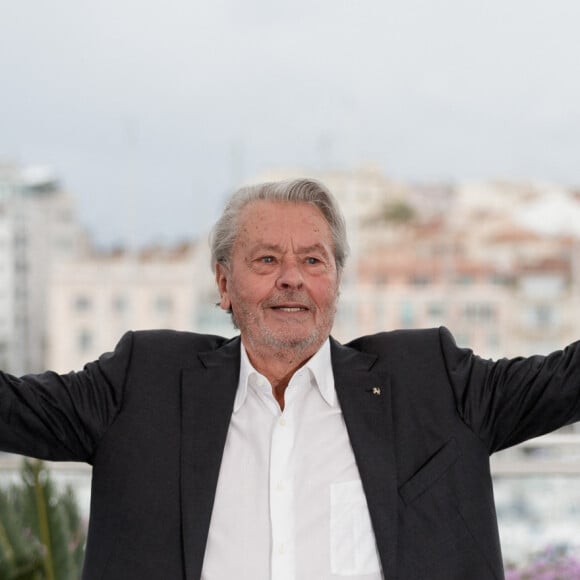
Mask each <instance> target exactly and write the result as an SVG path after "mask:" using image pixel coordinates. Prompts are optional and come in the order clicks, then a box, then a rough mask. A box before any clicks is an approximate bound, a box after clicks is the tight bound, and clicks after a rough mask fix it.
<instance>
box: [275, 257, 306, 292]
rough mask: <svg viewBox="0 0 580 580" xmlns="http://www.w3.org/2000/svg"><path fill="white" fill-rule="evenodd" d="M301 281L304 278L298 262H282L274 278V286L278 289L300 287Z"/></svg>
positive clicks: (302, 281)
mask: <svg viewBox="0 0 580 580" xmlns="http://www.w3.org/2000/svg"><path fill="white" fill-rule="evenodd" d="M303 283H304V278H303V277H302V270H301V269H300V266H299V264H297V263H296V262H295V261H288V262H283V263H282V265H281V267H280V273H279V276H278V279H277V280H276V286H277V287H278V288H279V289H288V288H301V287H302V284H303Z"/></svg>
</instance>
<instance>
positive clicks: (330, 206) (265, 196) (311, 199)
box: [210, 179, 349, 273]
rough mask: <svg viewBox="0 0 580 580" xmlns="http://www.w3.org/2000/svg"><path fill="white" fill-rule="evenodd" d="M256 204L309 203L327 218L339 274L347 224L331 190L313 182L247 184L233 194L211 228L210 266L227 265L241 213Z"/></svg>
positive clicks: (293, 181)
mask: <svg viewBox="0 0 580 580" xmlns="http://www.w3.org/2000/svg"><path fill="white" fill-rule="evenodd" d="M255 201H280V202H290V203H309V204H312V205H313V206H315V207H317V208H318V209H319V210H320V211H321V212H322V215H323V216H324V218H325V219H326V221H327V223H328V225H329V227H330V232H331V235H332V241H333V246H334V248H333V249H334V259H335V261H336V267H337V270H338V271H339V273H340V272H341V271H342V269H343V268H344V265H345V262H346V257H347V256H348V251H349V249H348V242H347V239H346V225H345V221H344V217H343V215H342V212H341V211H340V208H339V206H338V203H337V202H336V199H335V198H334V196H333V195H332V194H331V193H330V191H329V190H328V189H327V188H326V187H325V186H324V185H323V184H322V183H320V182H319V181H316V180H314V179H293V180H287V181H272V182H267V183H260V184H257V185H249V186H247V187H242V188H241V189H239V190H238V191H236V192H235V193H234V194H233V195H232V197H231V198H230V200H229V201H228V203H227V204H226V207H225V209H224V211H223V213H222V215H221V217H220V218H219V220H218V221H217V222H216V224H215V225H214V227H213V229H212V231H211V234H210V247H211V265H212V268H215V266H216V264H223V265H225V266H228V265H229V263H230V258H231V255H232V249H233V246H234V242H235V240H236V237H237V235H238V227H239V224H238V221H239V216H240V214H241V213H242V210H243V209H244V208H245V207H246V206H247V205H248V204H250V203H253V202H255Z"/></svg>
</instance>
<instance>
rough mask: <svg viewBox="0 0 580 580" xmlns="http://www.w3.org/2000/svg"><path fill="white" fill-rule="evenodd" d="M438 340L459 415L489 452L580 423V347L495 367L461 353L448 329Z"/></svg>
mask: <svg viewBox="0 0 580 580" xmlns="http://www.w3.org/2000/svg"><path fill="white" fill-rule="evenodd" d="M440 341H441V349H442V353H443V359H444V361H445V365H446V369H447V373H448V377H449V380H450V383H451V387H452V389H453V392H454V396H455V400H456V404H457V409H458V412H459V414H460V415H461V416H462V419H463V421H464V422H465V423H466V424H467V425H469V427H470V428H471V429H472V430H473V431H474V432H475V433H476V434H477V435H478V436H479V437H480V439H481V440H482V441H483V442H484V443H485V444H486V445H487V448H488V449H489V452H490V453H492V452H494V451H498V450H500V449H504V448H506V447H510V446H511V445H515V444H517V443H521V442H522V441H525V440H526V439H530V438H532V437H537V436H539V435H543V434H545V433H549V432H550V431H553V430H555V429H558V428H559V427H563V426H564V425H568V424H570V423H574V422H575V421H579V420H580V342H575V343H573V344H571V345H570V346H568V347H567V348H565V349H564V350H559V351H556V352H553V353H552V354H550V355H548V356H532V357H529V358H522V357H520V358H514V359H501V360H498V361H496V362H493V361H490V360H485V359H482V358H480V357H478V356H476V355H474V354H473V352H472V351H471V350H470V349H466V348H459V347H458V346H457V345H456V344H455V341H454V339H453V337H452V336H451V334H450V332H449V331H448V330H447V329H446V328H441V329H440Z"/></svg>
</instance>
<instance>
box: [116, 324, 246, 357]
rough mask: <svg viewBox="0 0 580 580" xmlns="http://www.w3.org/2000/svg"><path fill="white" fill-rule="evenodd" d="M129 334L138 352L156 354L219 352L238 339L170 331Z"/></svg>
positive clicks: (161, 330)
mask: <svg viewBox="0 0 580 580" xmlns="http://www.w3.org/2000/svg"><path fill="white" fill-rule="evenodd" d="M127 334H130V335H132V336H133V341H134V344H135V348H136V349H138V350H142V349H143V350H146V351H147V350H149V349H151V348H154V349H155V350H156V352H163V351H165V350H167V351H171V352H173V353H178V352H181V351H185V352H187V353H189V354H191V353H192V352H198V353H201V352H208V351H210V352H211V351H214V350H218V349H220V348H221V347H222V346H225V345H227V344H228V343H230V342H232V341H235V340H236V337H234V338H226V337H224V336H218V335H214V334H201V333H197V332H189V331H183V330H169V329H159V330H135V331H129V333H127Z"/></svg>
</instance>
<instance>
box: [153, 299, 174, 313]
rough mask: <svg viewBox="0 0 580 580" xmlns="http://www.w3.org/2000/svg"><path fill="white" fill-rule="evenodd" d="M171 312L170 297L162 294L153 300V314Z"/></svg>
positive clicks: (171, 301)
mask: <svg viewBox="0 0 580 580" xmlns="http://www.w3.org/2000/svg"><path fill="white" fill-rule="evenodd" d="M172 310H173V299H172V298H171V296H167V295H166V294H162V295H160V296H157V298H156V299H155V312H157V313H158V314H169V313H170V312H172Z"/></svg>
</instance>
